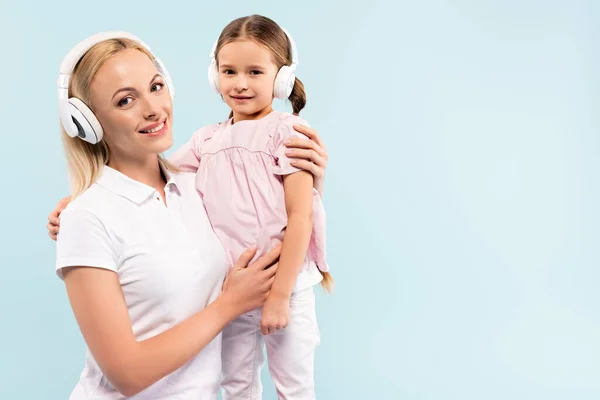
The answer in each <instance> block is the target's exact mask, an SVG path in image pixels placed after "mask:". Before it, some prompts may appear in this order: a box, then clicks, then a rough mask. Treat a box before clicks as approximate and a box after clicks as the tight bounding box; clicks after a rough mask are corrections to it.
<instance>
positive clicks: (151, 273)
mask: <svg viewBox="0 0 600 400" xmlns="http://www.w3.org/2000/svg"><path fill="white" fill-rule="evenodd" d="M66 64H67V65H70V67H68V68H66V67H65V64H63V67H64V68H66V71H62V72H63V73H64V77H66V78H64V77H61V78H59V85H60V84H63V85H64V87H65V88H66V89H68V93H67V95H68V96H62V97H61V95H59V101H61V120H62V122H63V127H64V128H65V129H64V130H63V138H64V140H65V149H66V153H67V158H68V160H69V172H70V176H71V180H72V187H73V195H72V199H73V200H72V201H71V202H70V204H69V205H68V206H67V207H66V208H65V209H64V210H63V211H62V213H61V215H60V217H61V223H60V225H61V228H60V229H61V233H60V235H59V236H58V242H57V264H56V269H57V273H58V275H59V277H61V278H62V279H64V281H65V285H66V288H67V293H68V296H69V300H70V302H71V306H72V308H73V311H74V314H75V317H76V319H77V322H78V324H79V326H80V329H81V332H82V334H83V336H84V339H85V341H86V344H87V346H88V350H89V351H88V352H87V357H86V365H85V368H84V371H83V373H82V374H81V377H80V380H79V382H78V384H77V386H76V387H75V389H74V391H73V393H72V395H71V399H88V398H92V397H94V398H103V399H121V398H124V397H132V398H135V399H167V398H178V399H188V398H189V399H192V398H194V399H216V398H217V392H218V387H219V380H220V375H221V336H220V333H221V331H222V329H223V328H224V327H225V326H226V325H227V324H228V323H229V322H230V321H232V320H233V319H235V318H236V317H238V316H240V315H241V314H243V313H245V312H247V311H249V310H252V309H254V308H256V307H259V306H260V305H261V304H262V303H263V302H264V300H265V298H266V296H267V295H268V293H269V290H270V285H271V283H272V281H273V277H274V274H275V271H276V270H277V264H276V263H275V261H276V259H277V257H278V254H279V248H275V249H273V250H272V251H271V252H270V253H268V254H267V255H265V256H264V257H262V258H260V259H259V260H258V261H257V262H256V263H254V264H252V265H250V266H249V267H247V268H246V265H247V263H248V261H249V260H250V259H252V257H253V254H254V252H253V251H252V250H249V251H247V252H246V253H244V255H243V256H242V257H240V259H239V260H238V261H237V262H236V264H235V265H234V266H233V268H230V267H229V266H228V265H227V261H226V260H227V258H226V256H225V253H224V251H223V248H222V247H221V244H220V242H219V241H218V239H217V238H216V236H215V234H214V232H213V231H212V229H211V226H210V223H209V221H208V219H207V217H206V214H205V212H204V208H203V205H202V200H201V199H200V197H199V196H198V195H197V193H196V191H195V189H194V181H193V175H190V174H185V173H177V172H176V171H173V169H172V168H171V167H170V166H169V163H168V162H167V161H165V160H164V159H162V157H161V155H160V154H161V153H162V152H164V151H165V150H167V149H168V148H170V147H171V145H172V143H173V138H172V133H171V126H172V94H173V92H172V85H171V84H170V80H169V76H168V73H167V71H166V69H165V68H164V66H163V65H162V63H160V61H159V60H158V59H157V58H156V57H155V56H154V55H153V54H152V53H151V52H150V50H149V49H148V48H147V46H145V45H144V44H143V43H141V42H140V41H139V40H138V39H137V38H135V37H133V36H131V35H128V34H125V33H115V34H109V35H99V36H95V37H92V38H90V39H88V40H86V41H84V42H82V43H81V44H80V45H78V46H77V47H76V48H75V49H74V50H73V51H72V52H71V53H70V54H69V55H68V56H67V58H66ZM64 68H61V69H64ZM65 91H66V90H65ZM60 92H61V89H59V93H60ZM67 101H68V104H67ZM69 117H70V118H71V120H72V121H73V123H71V120H70V119H69ZM299 130H300V131H301V132H306V131H305V130H302V128H300V129H299ZM308 133H309V136H310V134H311V133H314V132H308ZM314 137H315V139H316V140H317V142H318V137H316V135H315V136H314ZM81 139H83V140H81ZM306 143H307V142H304V143H303V144H302V145H301V147H307V148H309V149H310V148H312V149H313V150H310V151H318V152H322V153H321V154H323V155H325V156H326V154H325V153H324V151H323V150H322V149H321V148H320V147H319V146H318V145H307V144H306ZM311 154H312V153H311ZM300 155H301V156H306V154H305V153H301V154H300ZM306 158H307V159H306V160H304V161H305V164H299V166H300V167H303V168H305V169H307V170H310V171H311V172H314V171H316V172H317V173H315V178H316V179H315V186H316V187H317V188H318V189H320V188H322V177H323V168H322V167H321V166H318V165H315V164H313V163H310V162H308V161H309V160H310V158H309V157H306ZM312 159H316V158H312ZM317 162H318V163H321V165H323V166H324V160H323V159H318V161H317ZM55 214H56V215H57V214H58V212H56V213H55ZM54 218H55V217H54V215H51V219H54ZM49 228H51V229H54V228H55V227H54V226H49ZM56 228H57V226H56ZM54 232H55V231H54ZM269 266H271V267H270V268H267V267H269ZM229 271H231V272H229ZM228 272H229V274H228ZM227 274H228V276H227V279H226V280H225V283H224V284H223V280H224V279H225V276H226V275H227Z"/></svg>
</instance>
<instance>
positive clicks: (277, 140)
mask: <svg viewBox="0 0 600 400" xmlns="http://www.w3.org/2000/svg"><path fill="white" fill-rule="evenodd" d="M294 125H306V126H310V125H308V122H306V121H305V120H304V119H302V118H300V117H298V116H297V115H289V116H287V117H286V118H283V119H281V120H280V121H278V124H277V126H276V128H275V129H274V131H273V135H272V138H271V145H270V147H271V154H272V155H273V156H274V157H275V163H276V164H275V168H274V170H273V172H274V173H275V174H277V175H289V174H292V173H294V172H298V171H301V170H302V169H301V168H296V167H294V166H292V165H291V164H290V161H291V160H290V158H289V157H288V156H286V155H285V151H286V150H287V149H288V147H287V146H286V145H285V144H284V142H285V141H286V140H288V139H290V138H294V137H295V138H300V139H308V137H306V136H305V135H303V134H301V133H300V132H298V131H296V130H295V129H294Z"/></svg>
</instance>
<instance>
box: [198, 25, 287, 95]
mask: <svg viewBox="0 0 600 400" xmlns="http://www.w3.org/2000/svg"><path fill="white" fill-rule="evenodd" d="M281 29H282V30H283V32H285V35H286V36H287V38H288V40H289V41H290V46H291V48H292V65H284V66H283V67H281V68H280V69H279V72H277V76H276V77H275V86H274V87H273V96H275V98H277V99H281V100H285V99H287V98H289V97H290V94H292V89H293V88H294V83H295V81H296V65H298V51H297V50H296V42H294V39H293V38H292V36H291V35H290V34H289V32H288V31H287V30H285V29H283V28H281ZM218 43H219V39H217V40H216V41H215V44H214V45H213V48H212V50H211V52H210V65H209V66H208V83H209V84H210V87H211V88H212V89H213V90H214V91H215V92H216V93H217V94H220V93H221V92H220V91H219V71H218V70H217V59H216V58H215V52H216V51H217V44H218Z"/></svg>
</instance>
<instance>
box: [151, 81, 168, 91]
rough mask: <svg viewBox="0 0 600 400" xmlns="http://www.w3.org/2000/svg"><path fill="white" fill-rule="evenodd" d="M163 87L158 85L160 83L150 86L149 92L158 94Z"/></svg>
mask: <svg viewBox="0 0 600 400" xmlns="http://www.w3.org/2000/svg"><path fill="white" fill-rule="evenodd" d="M164 86H165V85H164V84H162V83H160V82H156V83H155V84H153V85H152V87H151V89H150V90H151V91H152V92H158V91H159V90H161V89H162V88H163V87H164Z"/></svg>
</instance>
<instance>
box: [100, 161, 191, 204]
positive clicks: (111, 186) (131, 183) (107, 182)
mask: <svg viewBox="0 0 600 400" xmlns="http://www.w3.org/2000/svg"><path fill="white" fill-rule="evenodd" d="M160 167H161V170H162V172H163V174H164V175H165V177H166V178H167V184H166V185H165V190H167V189H175V190H176V191H177V193H179V188H178V187H177V182H176V180H175V177H176V174H174V173H173V172H171V171H169V170H168V169H167V168H166V167H165V166H164V165H163V164H162V163H161V164H160ZM96 183H98V184H99V185H100V186H103V187H104V188H106V189H108V190H110V191H111V192H114V193H116V194H118V195H119V196H122V197H125V198H126V199H128V200H131V201H133V202H134V203H136V204H141V203H143V202H144V201H146V199H148V197H150V196H151V195H153V194H154V193H155V192H156V189H154V188H153V187H151V186H148V185H146V184H144V183H141V182H138V181H136V180H134V179H131V178H130V177H128V176H127V175H125V174H123V173H121V172H119V171H117V170H116V169H113V168H111V167H109V166H108V165H105V166H104V168H103V171H102V176H101V177H100V178H99V179H98V181H97V182H96Z"/></svg>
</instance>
